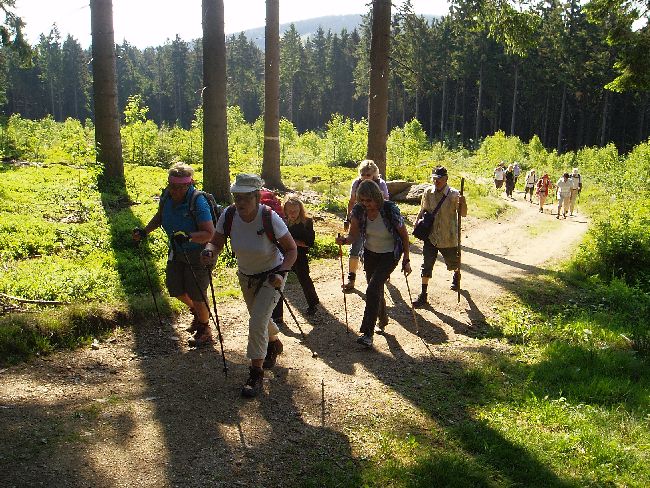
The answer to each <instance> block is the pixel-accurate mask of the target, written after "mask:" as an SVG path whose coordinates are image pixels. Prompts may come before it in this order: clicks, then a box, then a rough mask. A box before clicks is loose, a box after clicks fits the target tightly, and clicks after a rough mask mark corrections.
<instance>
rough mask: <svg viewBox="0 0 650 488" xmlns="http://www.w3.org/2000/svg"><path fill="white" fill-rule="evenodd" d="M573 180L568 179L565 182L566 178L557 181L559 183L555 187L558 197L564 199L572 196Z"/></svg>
mask: <svg viewBox="0 0 650 488" xmlns="http://www.w3.org/2000/svg"><path fill="white" fill-rule="evenodd" d="M572 184H573V183H572V182H571V178H569V179H567V180H566V181H564V177H562V178H560V179H559V180H557V183H556V185H555V186H557V196H558V198H562V197H568V196H569V195H571V186H572Z"/></svg>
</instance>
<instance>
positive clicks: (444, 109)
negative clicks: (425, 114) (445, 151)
mask: <svg viewBox="0 0 650 488" xmlns="http://www.w3.org/2000/svg"><path fill="white" fill-rule="evenodd" d="M446 117H447V78H445V79H444V80H443V81H442V103H441V107H440V140H441V141H444V140H445V118H446Z"/></svg>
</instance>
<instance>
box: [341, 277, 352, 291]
mask: <svg viewBox="0 0 650 488" xmlns="http://www.w3.org/2000/svg"><path fill="white" fill-rule="evenodd" d="M352 290H354V280H351V279H350V278H348V281H346V282H345V285H343V292H344V293H347V292H350V291H352Z"/></svg>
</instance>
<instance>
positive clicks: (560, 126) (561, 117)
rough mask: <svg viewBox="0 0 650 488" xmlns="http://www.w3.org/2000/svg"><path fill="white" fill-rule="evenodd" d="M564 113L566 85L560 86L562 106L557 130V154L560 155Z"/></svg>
mask: <svg viewBox="0 0 650 488" xmlns="http://www.w3.org/2000/svg"><path fill="white" fill-rule="evenodd" d="M565 111H566V85H563V86H562V105H561V106H560V122H559V124H558V128H557V146H556V148H557V152H558V153H562V139H563V138H564V113H565Z"/></svg>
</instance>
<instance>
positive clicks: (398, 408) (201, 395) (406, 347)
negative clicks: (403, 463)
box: [0, 194, 587, 487]
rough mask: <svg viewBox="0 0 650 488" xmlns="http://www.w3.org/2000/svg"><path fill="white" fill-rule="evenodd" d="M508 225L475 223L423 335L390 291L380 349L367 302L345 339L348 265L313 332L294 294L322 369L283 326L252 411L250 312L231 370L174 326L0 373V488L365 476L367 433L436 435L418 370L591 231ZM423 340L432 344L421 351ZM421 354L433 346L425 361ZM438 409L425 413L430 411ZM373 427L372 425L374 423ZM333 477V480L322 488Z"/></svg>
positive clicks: (331, 281)
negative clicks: (362, 432) (367, 342)
mask: <svg viewBox="0 0 650 488" xmlns="http://www.w3.org/2000/svg"><path fill="white" fill-rule="evenodd" d="M517 198H518V199H519V201H514V202H511V203H512V205H514V206H515V207H516V212H512V213H510V214H509V216H508V217H507V218H505V219H502V220H501V221H499V222H498V223H496V222H479V221H477V220H475V219H472V218H468V219H466V225H465V230H464V232H463V244H464V253H463V265H464V271H463V283H462V285H463V289H464V291H463V295H462V297H461V302H460V304H458V303H457V299H456V293H455V292H452V291H450V290H449V284H450V278H451V273H450V272H448V271H446V269H445V267H444V264H443V263H442V261H439V262H438V263H436V266H435V267H434V278H433V279H432V280H431V283H430V285H429V289H430V297H432V298H431V299H430V300H431V306H430V307H428V308H425V309H421V310H419V311H418V320H419V328H420V331H419V332H420V337H421V339H420V338H419V337H418V336H417V335H416V329H415V326H414V324H413V318H412V315H411V310H410V308H409V306H408V293H407V289H406V282H405V280H404V277H403V275H400V274H399V273H398V272H395V273H393V276H392V278H391V281H390V283H389V285H388V287H387V303H388V306H389V316H390V323H389V325H388V327H387V329H386V332H387V334H386V335H384V336H379V335H377V336H375V350H374V351H368V350H364V349H362V348H361V347H360V346H357V344H355V338H356V333H355V331H356V330H357V329H358V327H359V325H360V322H361V316H362V314H363V289H364V288H365V280H364V279H363V278H362V279H360V280H358V288H359V289H360V290H361V291H357V292H355V293H352V294H349V295H347V298H348V312H349V323H350V328H351V332H350V333H346V327H345V314H344V309H343V300H342V295H341V292H340V268H339V265H338V262H336V261H328V262H325V263H321V264H319V265H318V266H314V267H313V272H312V275H313V277H314V280H315V282H316V288H317V291H318V293H319V296H320V298H321V303H322V305H323V307H322V308H321V310H320V312H319V313H318V315H317V316H316V317H315V318H313V319H311V318H309V319H308V318H307V317H304V316H303V315H302V314H301V313H300V312H301V311H302V310H304V309H305V303H304V298H303V295H302V292H301V291H300V288H299V285H298V284H297V283H296V282H295V281H294V282H293V283H290V284H289V285H287V290H286V292H285V293H286V295H287V297H289V300H290V302H291V303H292V305H293V308H294V310H295V311H296V313H297V316H298V319H299V321H300V322H301V326H302V327H303V330H304V331H305V333H306V334H307V344H308V345H309V347H310V348H312V349H313V350H314V351H316V352H317V353H318V355H319V357H318V359H312V357H311V353H310V352H309V350H308V349H307V348H306V347H304V345H303V344H301V343H300V335H299V333H298V329H297V327H296V325H295V323H292V321H291V317H290V315H289V314H288V313H287V312H286V311H285V320H286V321H287V324H288V327H289V328H288V329H285V330H283V333H284V336H283V342H284V344H285V352H284V354H283V355H282V356H280V359H279V361H278V366H277V367H276V368H275V369H274V371H273V372H271V373H269V374H267V379H266V381H265V394H264V396H262V397H261V398H260V399H256V400H253V401H245V400H243V399H241V398H240V396H239V389H240V386H241V384H242V382H243V381H244V380H245V378H246V375H247V365H246V364H247V361H246V360H245V357H244V354H245V341H246V335H247V331H246V318H247V313H246V311H245V308H244V306H243V302H240V301H237V300H230V301H227V302H226V303H225V304H223V305H221V307H220V314H221V318H222V320H221V322H222V326H223V329H224V336H225V344H226V357H227V359H228V363H229V366H230V372H229V375H228V377H227V378H225V377H224V375H223V374H222V371H221V369H222V366H221V357H220V355H219V354H218V353H217V351H218V346H217V345H215V347H214V348H213V349H207V350H200V351H194V350H188V349H187V347H186V345H185V344H186V339H187V338H188V337H189V336H188V334H187V333H185V332H184V327H185V326H186V322H187V320H188V317H182V320H180V321H179V322H178V323H173V324H167V326H166V327H165V329H164V330H160V328H159V326H158V324H157V323H156V324H155V325H154V324H153V323H152V324H142V325H139V324H135V326H134V331H118V332H116V333H115V334H114V336H113V337H112V338H111V339H110V340H108V341H106V342H103V343H101V344H100V347H99V349H96V350H95V349H91V348H88V349H84V350H79V351H75V352H67V353H57V354H55V355H52V356H50V357H48V358H45V359H37V360H34V361H31V362H29V363H27V364H23V365H19V366H16V367H11V368H7V369H4V370H0V446H1V447H0V486H5V487H9V486H95V487H104V486H106V487H118V486H156V487H163V486H265V487H271V486H301V485H303V484H304V481H305V478H306V477H310V478H313V477H314V476H318V475H319V473H320V474H321V475H323V471H325V472H329V471H332V472H337V471H339V472H343V471H345V470H346V468H345V467H346V465H347V464H348V463H349V462H350V461H351V460H352V462H354V463H357V462H359V452H360V449H361V447H360V446H361V445H362V443H363V441H362V440H361V439H359V438H356V437H355V432H356V430H355V427H356V426H357V425H358V422H359V421H360V420H364V421H367V420H368V418H371V417H372V418H374V419H375V420H373V422H376V424H377V425H380V424H381V423H382V422H389V421H390V420H389V419H391V418H393V416H394V415H397V414H399V415H400V416H399V420H400V421H405V419H408V423H409V425H410V428H414V426H415V427H417V426H420V427H421V428H422V429H426V428H428V427H429V426H430V424H431V423H432V422H433V420H432V419H431V418H429V417H428V416H427V415H425V414H424V413H423V410H424V409H425V405H423V404H422V401H421V400H420V399H419V398H418V394H417V385H416V387H415V390H413V388H411V387H408V386H405V381H406V379H408V378H409V377H415V376H417V374H418V372H419V371H420V370H421V368H427V370H429V371H430V370H431V368H434V369H435V372H436V374H441V375H444V374H446V373H445V372H446V371H449V369H450V368H453V367H456V366H457V365H458V355H459V354H460V352H461V351H462V349H463V348H465V347H472V345H473V343H474V342H476V341H477V339H475V338H474V337H475V335H476V332H477V330H479V329H480V327H481V326H482V324H483V323H484V322H485V320H486V316H489V315H490V313H492V305H493V303H494V300H495V299H496V298H497V297H498V296H499V295H501V294H502V293H503V292H504V290H506V289H508V287H511V286H512V285H513V283H514V282H515V280H516V279H517V278H518V277H521V276H523V275H529V274H531V273H532V274H535V273H544V272H545V270H546V267H547V266H548V264H549V263H550V262H552V261H553V260H556V259H562V258H565V257H566V256H567V253H568V252H569V251H570V250H571V249H572V248H573V247H574V245H575V244H576V243H577V242H579V240H580V238H581V236H582V234H583V233H584V231H585V230H586V228H587V221H586V219H585V218H584V217H583V216H582V215H580V216H576V217H570V218H568V219H567V220H560V221H557V220H556V219H555V217H554V216H551V215H549V211H550V210H551V208H550V207H548V206H547V208H546V213H545V214H544V215H540V214H539V213H538V210H537V207H536V206H531V205H530V204H529V203H528V202H521V201H520V199H521V194H519V195H517ZM411 262H412V266H413V269H414V273H413V274H412V275H411V277H410V279H409V282H410V288H411V292H412V294H413V298H415V295H416V294H417V293H418V292H419V289H420V286H419V266H420V264H421V262H422V256H421V249H420V248H419V246H417V245H415V246H413V247H412V254H411ZM423 341H424V342H423ZM425 344H426V347H425ZM429 407H430V406H428V405H427V406H426V408H429ZM373 416H374V417H373ZM325 476H327V474H325Z"/></svg>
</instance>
